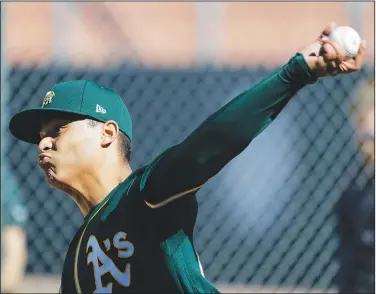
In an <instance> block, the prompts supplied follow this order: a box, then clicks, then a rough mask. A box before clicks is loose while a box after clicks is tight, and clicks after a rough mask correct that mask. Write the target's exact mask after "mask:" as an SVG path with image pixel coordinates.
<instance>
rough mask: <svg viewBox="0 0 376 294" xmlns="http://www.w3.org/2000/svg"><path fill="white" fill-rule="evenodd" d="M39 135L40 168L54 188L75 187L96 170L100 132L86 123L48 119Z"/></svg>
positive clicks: (82, 121)
mask: <svg viewBox="0 0 376 294" xmlns="http://www.w3.org/2000/svg"><path fill="white" fill-rule="evenodd" d="M40 136H41V141H40V143H39V146H38V150H39V153H40V155H39V157H38V162H39V166H40V167H41V168H42V170H43V171H44V172H45V174H46V176H47V180H48V183H49V184H50V185H52V186H54V187H55V188H58V189H62V187H67V186H68V187H74V186H75V185H74V184H75V183H76V182H79V181H80V179H82V177H84V176H85V175H90V174H93V171H94V170H95V169H96V168H98V164H99V161H100V159H101V156H100V155H99V152H100V149H101V148H100V131H99V130H98V129H97V128H92V127H89V126H88V124H87V123H86V122H85V120H74V121H72V120H67V119H54V120H51V121H49V122H48V123H46V124H44V125H43V127H42V129H41V132H40Z"/></svg>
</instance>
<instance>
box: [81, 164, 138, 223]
mask: <svg viewBox="0 0 376 294" xmlns="http://www.w3.org/2000/svg"><path fill="white" fill-rule="evenodd" d="M143 169H144V168H139V169H137V170H136V171H134V172H133V173H131V174H130V175H129V176H128V177H127V178H126V179H125V180H124V181H123V182H121V183H120V184H119V185H117V186H116V187H115V188H114V189H112V191H111V192H110V193H109V194H108V195H107V196H106V197H105V198H104V199H103V200H102V201H101V202H100V203H98V204H97V205H95V206H94V207H93V208H92V209H91V211H90V212H89V213H88V214H87V215H86V216H85V217H84V222H85V223H86V222H88V221H89V220H90V218H91V216H93V215H94V214H95V213H96V212H97V211H98V210H99V209H101V208H102V207H103V206H104V205H105V204H106V203H107V202H108V200H109V199H110V198H111V197H112V196H114V194H115V193H116V191H118V189H119V188H120V187H121V186H122V185H123V184H126V183H128V182H129V181H130V180H132V178H133V177H134V176H135V175H136V174H137V173H139V172H140V171H143Z"/></svg>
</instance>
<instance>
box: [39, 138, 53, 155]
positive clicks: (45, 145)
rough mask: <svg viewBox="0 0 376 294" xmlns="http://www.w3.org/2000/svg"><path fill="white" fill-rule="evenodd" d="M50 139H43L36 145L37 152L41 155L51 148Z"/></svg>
mask: <svg viewBox="0 0 376 294" xmlns="http://www.w3.org/2000/svg"><path fill="white" fill-rule="evenodd" d="M52 144H53V143H52V138H51V137H44V138H43V139H42V140H40V142H39V144H38V152H39V153H43V152H46V151H47V150H50V149H51V148H52Z"/></svg>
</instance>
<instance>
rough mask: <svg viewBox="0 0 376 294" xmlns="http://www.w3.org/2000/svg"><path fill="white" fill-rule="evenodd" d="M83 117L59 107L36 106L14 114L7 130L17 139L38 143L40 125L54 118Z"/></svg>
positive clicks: (80, 114)
mask: <svg viewBox="0 0 376 294" xmlns="http://www.w3.org/2000/svg"><path fill="white" fill-rule="evenodd" d="M72 115H73V116H76V115H77V117H83V116H84V115H82V113H78V112H73V111H62V110H61V109H52V108H36V109H28V110H24V111H21V112H19V113H17V114H15V115H14V116H13V117H12V119H11V120H10V123H9V130H10V132H11V133H12V135H13V136H15V137H16V138H17V139H19V140H21V141H24V142H27V143H31V144H39V142H40V131H41V128H42V125H43V124H44V123H46V122H48V121H50V120H52V119H56V118H68V117H69V118H71V117H72Z"/></svg>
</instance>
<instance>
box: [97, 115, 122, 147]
mask: <svg viewBox="0 0 376 294" xmlns="http://www.w3.org/2000/svg"><path fill="white" fill-rule="evenodd" d="M118 133H119V126H118V124H117V123H116V122H115V121H113V120H110V121H107V122H105V123H104V124H103V127H102V132H101V146H102V147H108V146H110V145H111V143H112V142H113V141H115V139H116V137H117V135H118Z"/></svg>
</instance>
